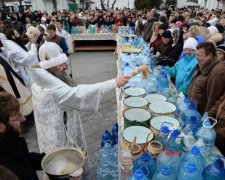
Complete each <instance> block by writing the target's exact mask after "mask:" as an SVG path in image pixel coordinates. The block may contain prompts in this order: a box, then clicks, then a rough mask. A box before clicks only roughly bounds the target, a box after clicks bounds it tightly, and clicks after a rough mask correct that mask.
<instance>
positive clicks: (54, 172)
mask: <svg viewBox="0 0 225 180" xmlns="http://www.w3.org/2000/svg"><path fill="white" fill-rule="evenodd" d="M85 158H86V152H84V151H83V150H82V149H81V148H76V147H61V148H56V149H54V150H51V151H50V152H49V153H47V154H46V155H45V156H44V158H43V159H42V161H41V167H42V169H43V171H44V172H45V173H46V174H47V175H48V177H49V179H50V180H58V179H63V180H66V179H69V178H70V177H72V176H74V174H75V173H76V172H77V171H79V170H80V169H82V168H83V165H84V161H85Z"/></svg>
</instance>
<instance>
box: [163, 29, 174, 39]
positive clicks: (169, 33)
mask: <svg viewBox="0 0 225 180" xmlns="http://www.w3.org/2000/svg"><path fill="white" fill-rule="evenodd" d="M162 37H165V38H172V35H171V32H170V31H169V30H166V31H164V32H163V33H162Z"/></svg>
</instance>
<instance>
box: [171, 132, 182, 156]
mask: <svg viewBox="0 0 225 180" xmlns="http://www.w3.org/2000/svg"><path fill="white" fill-rule="evenodd" d="M180 133H181V132H180V130H178V129H175V130H174V131H173V132H172V133H171V135H170V137H169V138H168V143H167V148H169V149H172V150H173V151H175V152H177V153H181V151H182V144H181V140H182V139H181V137H179V135H180Z"/></svg>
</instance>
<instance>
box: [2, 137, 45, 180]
mask: <svg viewBox="0 0 225 180" xmlns="http://www.w3.org/2000/svg"><path fill="white" fill-rule="evenodd" d="M0 147H1V148H0V165H3V166H5V167H7V168H9V169H10V170H11V171H12V172H13V173H15V174H16V175H17V176H18V178H19V179H20V180H28V179H29V180H38V176H37V173H36V170H37V171H38V170H42V168H41V160H42V158H43V157H44V155H45V153H42V154H40V153H30V152H29V151H28V148H27V144H26V142H25V139H24V138H22V137H18V138H15V139H10V138H0Z"/></svg>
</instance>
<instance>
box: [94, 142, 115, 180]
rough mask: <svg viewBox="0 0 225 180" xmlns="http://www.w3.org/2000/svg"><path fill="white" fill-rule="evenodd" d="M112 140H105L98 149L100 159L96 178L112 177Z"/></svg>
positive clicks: (98, 179)
mask: <svg viewBox="0 0 225 180" xmlns="http://www.w3.org/2000/svg"><path fill="white" fill-rule="evenodd" d="M111 145H112V142H111V141H109V140H107V141H105V145H104V146H103V148H102V149H101V150H100V161H99V167H98V175H97V180H102V179H112V176H111V161H112V154H113V152H112V146H111Z"/></svg>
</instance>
